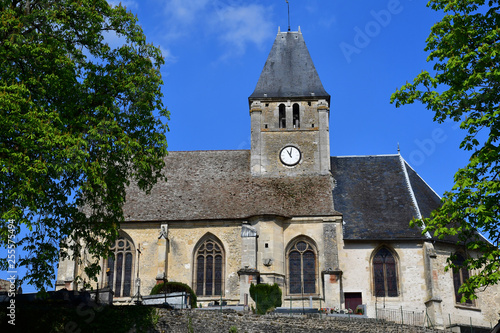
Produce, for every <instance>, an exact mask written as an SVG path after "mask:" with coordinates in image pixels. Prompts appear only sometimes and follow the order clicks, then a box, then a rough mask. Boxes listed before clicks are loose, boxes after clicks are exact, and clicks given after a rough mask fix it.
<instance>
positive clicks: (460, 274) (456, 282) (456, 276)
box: [453, 254, 473, 305]
mask: <svg viewBox="0 0 500 333" xmlns="http://www.w3.org/2000/svg"><path fill="white" fill-rule="evenodd" d="M464 263H465V258H464V257H463V256H462V255H461V254H456V255H455V259H454V260H453V264H454V265H456V266H458V267H459V268H455V269H453V287H454V289H455V302H457V303H460V302H461V300H462V294H461V293H459V292H458V289H460V286H461V285H462V284H464V282H465V281H467V279H468V278H469V271H468V270H467V268H465V267H461V268H460V266H463V264H464ZM465 304H469V305H472V304H473V303H472V300H470V299H467V300H466V301H465Z"/></svg>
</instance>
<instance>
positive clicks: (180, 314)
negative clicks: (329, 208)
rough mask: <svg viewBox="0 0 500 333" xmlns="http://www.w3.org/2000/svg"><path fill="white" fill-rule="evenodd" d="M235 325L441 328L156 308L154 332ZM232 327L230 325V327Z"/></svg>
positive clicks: (294, 330) (407, 331) (378, 332)
mask: <svg viewBox="0 0 500 333" xmlns="http://www.w3.org/2000/svg"><path fill="white" fill-rule="evenodd" d="M232 327H236V329H237V332H239V333H244V332H247V333H254V332H265V333H267V332H269V333H281V332H286V333H298V332H336V333H345V332H359V333H382V332H383V333H392V332H398V333H427V332H429V333H430V332H441V331H437V330H430V329H426V328H423V327H415V326H407V325H397V324H393V323H388V322H382V321H376V320H375V319H359V318H356V317H355V316H353V317H351V318H350V319H348V318H346V319H344V318H333V317H325V316H323V317H321V318H320V317H319V316H318V315H316V316H315V317H303V316H300V317H288V316H270V315H266V316H256V315H251V314H244V313H241V312H229V311H223V312H222V313H221V312H219V311H206V310H204V311H200V310H185V311H167V310H163V309H162V310H160V319H159V321H158V324H157V326H156V331H155V332H169V333H177V332H179V333H180V332H183V333H184V332H193V333H196V332H229V330H230V329H231V328H232ZM232 330H233V331H234V328H232Z"/></svg>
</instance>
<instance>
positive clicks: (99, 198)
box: [0, 0, 168, 290]
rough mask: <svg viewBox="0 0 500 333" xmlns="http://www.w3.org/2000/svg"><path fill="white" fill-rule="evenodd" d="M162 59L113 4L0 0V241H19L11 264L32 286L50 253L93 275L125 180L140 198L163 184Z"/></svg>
mask: <svg viewBox="0 0 500 333" xmlns="http://www.w3.org/2000/svg"><path fill="white" fill-rule="evenodd" d="M106 38H110V39H112V40H116V39H117V38H118V39H119V40H121V41H123V44H122V45H121V46H118V47H111V46H110V45H109V43H108V42H107V39H106ZM163 63H164V61H163V58H162V56H161V52H160V50H159V48H157V47H154V46H153V45H151V44H147V43H146V37H145V36H144V33H143V31H142V29H141V28H140V26H139V25H138V24H137V18H136V17H135V16H134V15H133V14H132V13H130V12H127V10H126V9H125V8H123V7H121V6H116V7H112V6H110V5H109V4H108V3H107V2H106V1H105V0H57V1H56V0H22V1H21V0H0V127H1V128H0V168H1V173H0V210H1V219H0V245H1V246H3V247H7V246H8V244H9V235H17V238H19V239H17V240H16V243H17V246H18V247H21V248H24V250H25V251H26V253H28V254H27V255H26V256H23V257H22V258H20V260H19V262H18V263H17V264H18V265H22V266H26V267H27V268H28V273H27V275H26V277H25V279H26V280H28V283H30V284H33V285H34V286H35V287H37V288H38V289H40V290H44V287H45V286H47V285H49V286H50V285H51V282H50V280H51V279H53V278H54V269H53V266H54V263H56V262H57V261H58V255H60V256H61V258H68V257H72V258H74V259H77V260H80V262H81V260H83V259H85V262H86V263H87V267H86V273H87V274H88V275H89V276H94V275H95V274H96V273H97V272H98V271H99V270H100V268H99V265H98V258H99V257H101V256H106V255H107V254H108V249H109V246H110V244H112V242H113V240H114V239H115V238H116V236H117V229H118V228H119V226H120V222H121V221H123V219H124V217H123V212H122V207H123V204H124V202H125V189H126V186H127V185H128V184H129V181H133V182H137V184H138V186H139V187H140V188H141V189H142V190H145V191H148V190H150V189H151V187H152V186H153V184H154V183H155V182H156V181H157V180H158V179H159V178H161V177H163V176H162V174H161V169H162V167H163V166H164V161H163V158H164V156H165V155H166V139H165V133H166V131H167V130H168V128H167V125H166V124H165V123H163V122H162V121H161V119H160V117H161V116H163V117H166V118H168V111H167V109H166V107H164V106H163V103H162V100H161V98H162V96H163V95H162V93H161V89H160V87H161V85H162V83H163V82H162V80H161V75H160V66H161V65H162V64H163ZM83 207H84V209H82V208H83ZM9 221H10V222H9ZM9 226H10V229H9ZM21 226H24V227H25V228H26V230H27V232H26V234H24V233H23V234H20V231H21ZM9 230H13V232H12V234H9ZM82 244H86V248H85V251H82ZM81 252H84V253H85V256H86V258H81V257H78V254H80V253H81ZM7 268H8V262H7V261H6V259H5V258H2V259H1V261H0V269H3V270H6V269H7ZM11 268H12V267H11Z"/></svg>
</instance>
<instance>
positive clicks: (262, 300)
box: [250, 283, 281, 314]
mask: <svg viewBox="0 0 500 333" xmlns="http://www.w3.org/2000/svg"><path fill="white" fill-rule="evenodd" d="M250 297H252V299H253V300H254V302H255V303H256V304H257V313H258V314H266V313H267V311H268V310H269V309H272V308H277V307H278V306H281V289H280V287H279V286H278V284H277V283H275V284H272V285H271V284H265V283H262V284H257V285H255V284H252V285H250Z"/></svg>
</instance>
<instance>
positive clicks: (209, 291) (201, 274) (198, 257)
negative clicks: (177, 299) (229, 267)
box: [193, 237, 224, 296]
mask: <svg viewBox="0 0 500 333" xmlns="http://www.w3.org/2000/svg"><path fill="white" fill-rule="evenodd" d="M223 268H224V251H223V247H222V245H221V244H220V242H218V241H217V240H215V237H208V238H207V239H206V240H205V241H203V242H202V243H201V244H200V245H199V246H198V248H197V249H196V251H195V274H194V280H195V281H194V283H193V285H194V286H195V288H196V291H195V292H196V295H198V296H214V295H221V294H222V290H223V284H224V278H223V277H224V274H223Z"/></svg>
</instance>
